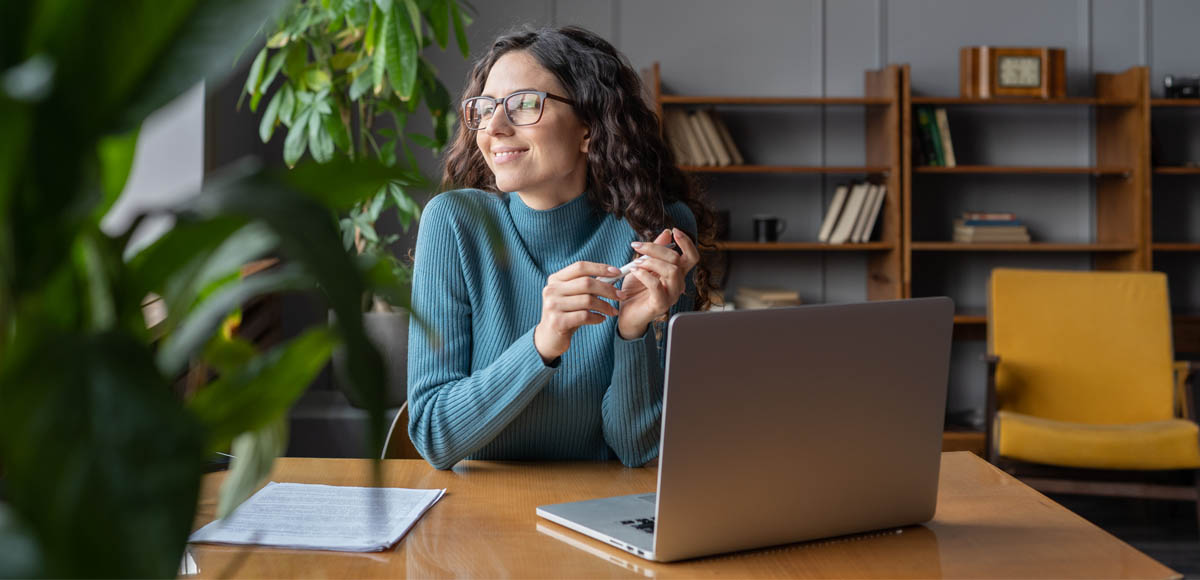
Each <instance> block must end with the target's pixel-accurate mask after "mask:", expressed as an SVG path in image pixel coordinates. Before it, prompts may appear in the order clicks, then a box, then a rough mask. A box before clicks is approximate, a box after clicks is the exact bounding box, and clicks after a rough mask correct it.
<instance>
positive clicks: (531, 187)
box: [475, 51, 588, 209]
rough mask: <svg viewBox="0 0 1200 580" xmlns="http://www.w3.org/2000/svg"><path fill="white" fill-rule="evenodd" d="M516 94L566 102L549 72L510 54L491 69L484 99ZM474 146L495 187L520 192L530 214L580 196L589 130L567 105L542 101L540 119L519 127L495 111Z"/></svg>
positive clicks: (516, 53)
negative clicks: (546, 96)
mask: <svg viewBox="0 0 1200 580" xmlns="http://www.w3.org/2000/svg"><path fill="white" fill-rule="evenodd" d="M521 90H536V91H545V92H547V93H551V94H554V95H558V96H560V97H566V98H569V95H567V94H566V92H565V91H564V90H563V87H562V85H560V84H559V83H558V80H557V79H555V78H554V75H553V74H551V73H550V71H548V70H546V69H545V68H544V67H542V66H541V65H540V64H538V62H537V61H536V60H535V59H534V58H533V57H532V56H530V55H529V54H528V53H526V52H524V51H514V52H510V53H508V54H506V55H504V56H502V57H500V59H499V60H497V61H496V64H495V65H493V66H492V70H491V72H490V73H489V74H488V77H487V82H486V83H485V84H484V85H483V95H485V96H488V97H493V98H497V99H499V98H503V97H506V96H508V95H511V94H512V93H515V92H517V91H521ZM475 144H476V145H478V146H479V151H480V152H481V153H483V158H484V159H486V160H487V164H488V167H489V168H491V170H492V173H493V174H495V176H496V186H497V187H498V188H499V189H500V190H501V191H516V192H519V193H520V194H521V197H522V199H523V200H524V201H525V202H526V203H527V204H529V205H530V206H531V207H534V208H535V209H549V208H551V207H554V206H557V205H560V204H562V203H566V202H567V201H570V200H571V199H574V198H575V197H576V196H578V195H579V194H580V193H583V188H584V186H585V185H586V183H587V150H588V129H587V127H585V126H584V125H583V123H581V122H580V120H579V117H578V116H576V115H575V111H573V110H572V109H571V106H570V105H568V104H567V103H564V102H562V101H558V100H554V99H545V100H544V101H543V103H542V118H541V119H540V120H539V121H538V122H537V123H534V124H533V125H522V126H519V127H514V126H513V125H512V123H510V122H509V120H508V116H507V115H505V114H504V111H503V106H498V107H497V108H496V112H495V113H494V114H493V115H492V118H491V120H489V121H488V123H487V127H486V128H484V129H481V130H479V131H476V132H475ZM535 204H536V206H539V207H535Z"/></svg>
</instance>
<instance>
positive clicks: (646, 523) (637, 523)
mask: <svg viewBox="0 0 1200 580" xmlns="http://www.w3.org/2000/svg"><path fill="white" fill-rule="evenodd" d="M621 523H622V524H624V525H626V526H629V527H631V528H634V529H637V530H641V531H643V532H646V533H647V534H653V533H654V518H637V519H635V520H623V521H621Z"/></svg>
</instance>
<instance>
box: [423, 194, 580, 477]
mask: <svg viewBox="0 0 1200 580" xmlns="http://www.w3.org/2000/svg"><path fill="white" fill-rule="evenodd" d="M439 197H442V198H445V197H446V196H439ZM453 212H454V208H453V207H452V206H451V204H450V203H447V202H445V201H443V199H437V198H435V199H434V200H433V201H431V202H430V203H429V204H428V206H427V207H426V209H425V212H424V215H423V216H422V218H421V226H420V229H419V230H418V232H417V247H416V264H415V266H414V268H413V288H412V313H413V316H412V322H411V323H410V326H409V341H408V405H409V423H408V434H409V437H410V438H411V439H412V442H413V445H414V446H415V447H416V448H417V451H419V452H420V453H421V456H422V457H424V458H425V460H426V461H428V462H429V463H430V464H431V465H433V467H435V468H437V469H449V468H451V467H453V466H454V464H455V463H457V462H458V461H460V460H462V459H463V458H465V457H467V456H469V455H471V454H472V453H474V452H476V451H478V450H479V449H480V448H482V447H483V446H485V445H487V444H488V443H489V442H490V441H491V440H492V439H494V438H495V437H496V436H497V435H498V434H499V433H500V432H501V431H502V430H503V429H504V428H505V427H506V426H507V425H508V424H509V423H510V422H511V421H512V420H513V419H514V418H516V416H517V415H518V414H520V413H521V411H522V410H523V409H524V408H525V407H526V406H527V405H528V404H529V402H530V401H531V400H533V398H534V397H535V396H536V395H537V394H538V392H540V391H541V389H542V388H543V387H544V386H545V385H546V384H547V383H549V381H550V378H551V377H552V376H553V374H554V373H555V371H556V370H557V367H556V366H547V365H546V364H545V363H544V362H543V361H542V357H541V355H539V354H538V352H537V349H536V348H535V347H534V345H533V329H530V330H529V331H527V332H526V333H524V334H523V335H522V336H521V337H520V338H518V339H517V340H516V341H514V342H513V344H512V345H510V346H509V347H508V348H507V349H506V350H504V351H503V352H502V353H501V354H500V356H498V357H497V358H496V359H495V360H494V361H492V363H491V364H489V365H488V366H487V367H484V368H482V369H477V370H476V371H475V372H474V373H472V372H471V352H472V331H471V329H472V324H473V322H474V318H475V314H476V313H475V312H473V311H472V307H471V301H470V294H469V292H468V287H467V282H466V277H465V276H464V275H463V263H462V262H461V260H462V259H463V257H462V256H463V253H464V252H463V251H462V250H463V247H462V244H461V243H460V239H459V236H458V233H457V232H456V231H455V227H454V221H453V219H452V218H453ZM476 221H478V220H476Z"/></svg>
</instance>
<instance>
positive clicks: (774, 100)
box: [659, 95, 893, 106]
mask: <svg viewBox="0 0 1200 580" xmlns="http://www.w3.org/2000/svg"><path fill="white" fill-rule="evenodd" d="M659 102H660V103H662V104H664V105H792V106H797V105H803V106H814V105H815V106H850V105H876V106H887V105H891V104H892V103H893V99H890V98H877V97H720V96H690V95H662V96H661V97H659Z"/></svg>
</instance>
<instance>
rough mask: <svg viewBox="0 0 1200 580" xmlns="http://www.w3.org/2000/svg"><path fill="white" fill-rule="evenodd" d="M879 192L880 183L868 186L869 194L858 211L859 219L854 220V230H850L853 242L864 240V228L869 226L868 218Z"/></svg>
mask: <svg viewBox="0 0 1200 580" xmlns="http://www.w3.org/2000/svg"><path fill="white" fill-rule="evenodd" d="M878 192H879V186H878V185H875V184H870V185H868V186H867V195H866V198H865V199H864V200H863V205H862V210H861V211H859V212H858V219H857V220H855V222H854V230H853V231H851V232H850V241H851V242H853V243H859V242H861V241H862V237H863V229H865V228H866V227H867V220H868V219H870V217H871V216H870V214H871V208H873V207H874V206H875V195H876V194H877V193H878Z"/></svg>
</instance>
